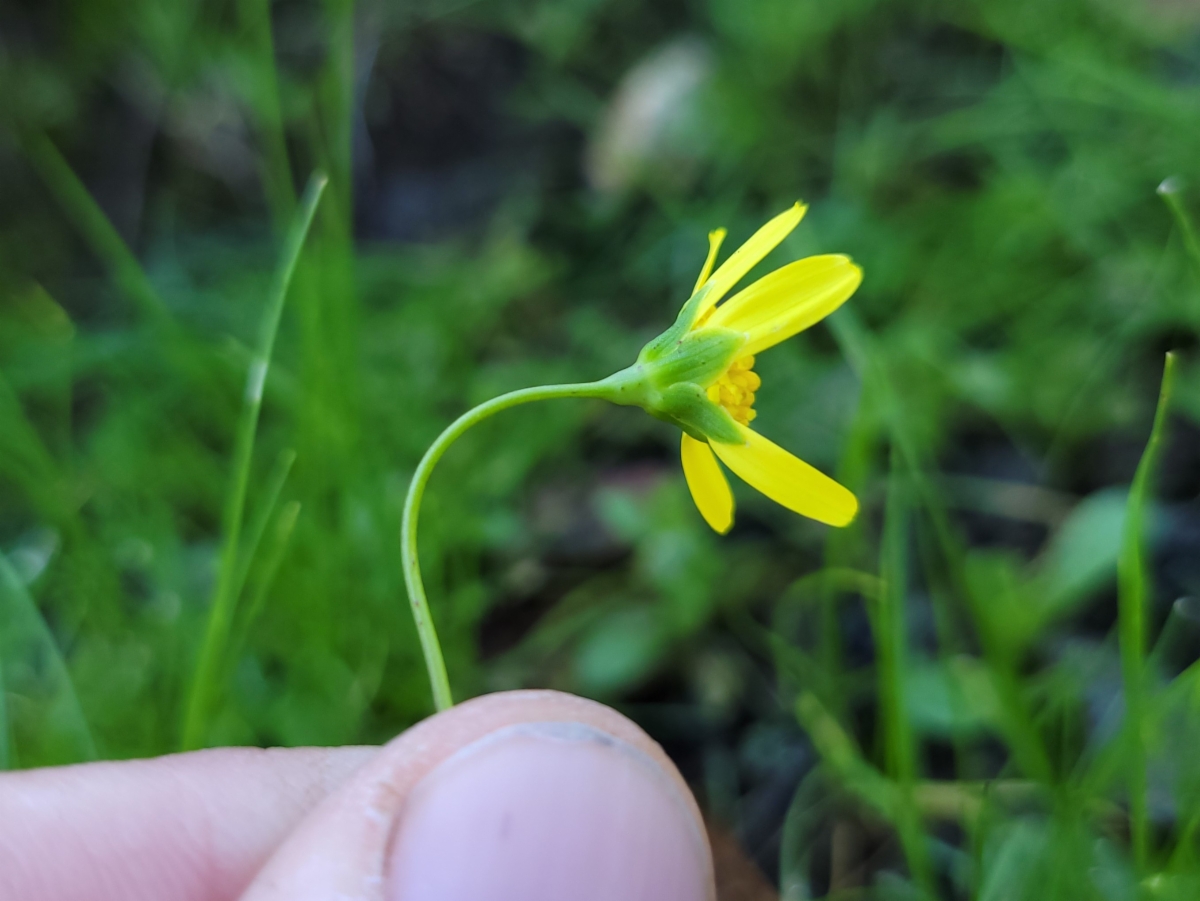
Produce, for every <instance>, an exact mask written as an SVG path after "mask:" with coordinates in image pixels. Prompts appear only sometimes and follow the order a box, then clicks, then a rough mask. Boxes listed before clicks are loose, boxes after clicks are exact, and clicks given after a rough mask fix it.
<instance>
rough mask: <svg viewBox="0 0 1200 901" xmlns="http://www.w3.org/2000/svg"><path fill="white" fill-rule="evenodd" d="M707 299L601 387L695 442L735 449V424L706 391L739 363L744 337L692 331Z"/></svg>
mask: <svg viewBox="0 0 1200 901" xmlns="http://www.w3.org/2000/svg"><path fill="white" fill-rule="evenodd" d="M703 294H704V292H703V291H700V292H697V294H696V295H694V296H693V298H692V300H691V301H689V302H688V304H687V305H686V306H684V308H683V309H682V310H681V311H680V313H679V317H678V318H677V319H676V320H675V323H674V324H673V325H672V326H671V327H670V328H669V329H667V330H666V331H665V332H663V333H662V334H661V335H659V336H658V337H657V338H655V339H654V340H653V341H651V342H650V343H649V344H647V345H646V346H645V347H643V348H642V352H641V353H640V354H638V361H637V362H636V363H635V364H634V365H632V366H630V367H629V368H628V369H623V370H621V371H620V372H618V373H616V374H614V375H612V376H609V377H608V378H607V379H604V381H602V382H600V385H601V386H603V388H604V392H603V393H602V394H601V396H602V397H604V398H606V399H607V400H610V401H612V402H613V403H617V404H625V405H629V406H638V407H641V408H642V409H643V410H645V411H646V412H647V413H649V414H650V415H651V416H654V417H656V418H658V419H662V420H664V421H666V422H669V423H671V424H672V425H674V426H676V427H678V428H680V429H682V430H683V431H685V432H687V433H688V434H689V435H691V436H692V437H693V438H696V439H697V440H700V441H708V440H710V439H711V440H713V441H722V442H725V443H727V444H734V443H738V442H740V441H741V440H742V439H741V436H740V435H739V433H738V429H737V424H736V423H735V422H734V420H733V417H731V416H730V415H729V413H727V412H726V411H725V409H724V408H722V407H721V406H720V405H719V404H715V403H713V402H712V401H711V400H709V398H708V395H707V393H706V389H707V388H708V387H709V386H710V385H712V384H713V383H714V382H716V380H717V379H718V378H720V377H721V374H722V373H724V372H725V371H726V370H727V369H728V368H729V364H730V363H732V362H733V361H734V360H735V359H736V358H737V356H738V351H740V350H741V348H742V346H743V345H744V344H745V343H746V336H745V335H743V334H742V333H741V332H735V331H731V330H730V329H723V328H704V327H701V328H698V329H695V330H692V321H693V320H694V318H695V310H696V308H697V307H698V304H699V302H700V301H701V300H702V299H703Z"/></svg>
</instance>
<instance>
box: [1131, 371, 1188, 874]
mask: <svg viewBox="0 0 1200 901" xmlns="http://www.w3.org/2000/svg"><path fill="white" fill-rule="evenodd" d="M1174 374H1175V354H1173V353H1168V354H1167V359H1166V363H1165V364H1164V366H1163V376H1162V385H1161V387H1160V388H1159V393H1158V406H1157V408H1156V409H1155V411H1154V425H1153V426H1152V427H1151V429H1150V439H1149V441H1147V442H1146V449H1145V450H1144V451H1143V452H1142V459H1141V460H1140V461H1139V462H1138V467H1137V471H1136V473H1135V474H1134V477H1133V486H1132V487H1131V488H1130V491H1129V506H1128V508H1127V512H1126V514H1125V534H1124V536H1123V538H1122V543H1121V555H1120V557H1119V558H1118V559H1117V638H1118V643H1119V644H1120V648H1121V677H1122V680H1123V682H1124V687H1125V715H1126V717H1127V719H1128V731H1129V735H1130V755H1131V760H1130V762H1129V767H1128V773H1129V823H1130V842H1131V844H1132V846H1133V859H1134V863H1135V864H1136V865H1137V867H1138V869H1139V871H1143V870H1144V868H1145V865H1146V854H1147V851H1148V848H1149V832H1148V828H1149V827H1148V822H1147V818H1148V814H1147V807H1146V735H1145V729H1146V691H1147V685H1146V604H1147V598H1148V595H1149V583H1150V575H1149V573H1148V572H1147V570H1146V550H1145V534H1144V533H1145V518H1146V497H1147V495H1148V494H1149V492H1150V481H1151V478H1152V477H1153V474H1154V467H1155V464H1156V463H1157V462H1158V455H1159V451H1160V449H1161V446H1162V440H1163V432H1164V431H1165V428H1166V421H1167V410H1168V408H1169V407H1170V403H1171V388H1172V385H1173V382H1174Z"/></svg>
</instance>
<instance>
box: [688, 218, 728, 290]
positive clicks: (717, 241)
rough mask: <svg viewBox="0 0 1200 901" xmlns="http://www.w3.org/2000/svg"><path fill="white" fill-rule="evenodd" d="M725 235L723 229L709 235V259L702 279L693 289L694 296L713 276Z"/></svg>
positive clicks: (701, 271)
mask: <svg viewBox="0 0 1200 901" xmlns="http://www.w3.org/2000/svg"><path fill="white" fill-rule="evenodd" d="M725 234H726V232H725V229H723V228H718V229H717V230H716V231H712V232H709V233H708V259H706V260H705V261H704V268H703V269H701V270H700V277H699V278H698V279H696V287H694V288H692V293H693V294H695V293H696V292H697V291H699V290H700V286H701V285H703V284H704V283H705V282H706V281H708V277H709V275H711V274H712V267H713V263H715V262H716V261H717V252H718V251H719V250H720V249H721V242H722V241H724V240H725Z"/></svg>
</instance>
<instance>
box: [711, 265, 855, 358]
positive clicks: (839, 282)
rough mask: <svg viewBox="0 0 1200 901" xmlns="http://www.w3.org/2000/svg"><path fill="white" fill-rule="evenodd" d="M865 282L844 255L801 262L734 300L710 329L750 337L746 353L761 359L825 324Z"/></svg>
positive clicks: (715, 315)
mask: <svg viewBox="0 0 1200 901" xmlns="http://www.w3.org/2000/svg"><path fill="white" fill-rule="evenodd" d="M861 281H862V270H861V269H859V268H858V267H857V266H855V265H854V263H852V262H850V258H849V257H845V256H842V255H841V254H828V255H825V256H818V257H808V258H807V259H803V260H797V261H796V262H794V263H789V264H788V265H786V266H784V267H783V268H782V269H776V270H775V271H774V272H772V273H771V274H770V275H765V276H763V277H762V278H760V279H759V280H758V281H756V282H755V283H754V284H752V285H751V286H750V287H748V288H746V289H745V290H744V291H739V292H738V293H737V294H735V295H734V296H733V297H731V298H729V300H727V301H726V302H725V303H723V304H721V306H719V307H717V309H716V310H715V311H714V312H713V314H712V317H711V318H710V319H709V320H708V323H707V324H708V325H712V326H718V327H720V328H728V329H733V330H734V331H736V332H745V333H746V344H745V346H744V347H743V348H742V350H741V353H743V354H756V353H758V352H759V351H761V350H765V349H766V348H768V347H771V346H773V345H775V344H778V343H779V342H780V341H784V340H786V339H788V338H790V337H792V335H794V334H796V333H797V332H801V331H804V329H806V328H808V327H809V326H810V325H813V324H814V323H817V322H819V321H821V320H822V319H824V318H825V317H826V316H828V315H829V314H830V313H832V312H833V311H834V310H836V309H837V308H838V307H840V306H841V305H842V304H843V303H845V301H846V298H848V297H849V296H850V295H851V294H853V293H854V291H855V289H857V288H858V285H859V283H860V282H861Z"/></svg>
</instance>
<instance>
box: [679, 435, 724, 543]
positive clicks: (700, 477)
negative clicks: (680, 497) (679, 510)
mask: <svg viewBox="0 0 1200 901" xmlns="http://www.w3.org/2000/svg"><path fill="white" fill-rule="evenodd" d="M679 456H680V457H681V458H682V459H683V476H684V478H685V479H687V484H688V489H689V490H690V491H691V492H692V500H694V501H695V502H696V507H697V508H698V509H699V510H700V515H701V516H703V517H704V521H705V522H706V523H708V524H709V525H710V526H712V527H713V529H714V530H715V531H717V532H719V533H720V534H722V535H724V534H725V533H726V532H728V531H729V527H730V526H732V525H733V492H732V491H730V490H729V483H728V482H727V481H725V473H723V472H721V464H719V463H718V462H717V458H716V457H714V456H713V452H712V450H711V449H710V448H709V446H708V445H707V444H706V443H705V442H703V441H697V440H696V439H695V438H693V437H692V436H691V435H688V434H687V433H686V432H685V433H684V436H683V443H682V444H681V445H680V447H679Z"/></svg>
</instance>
